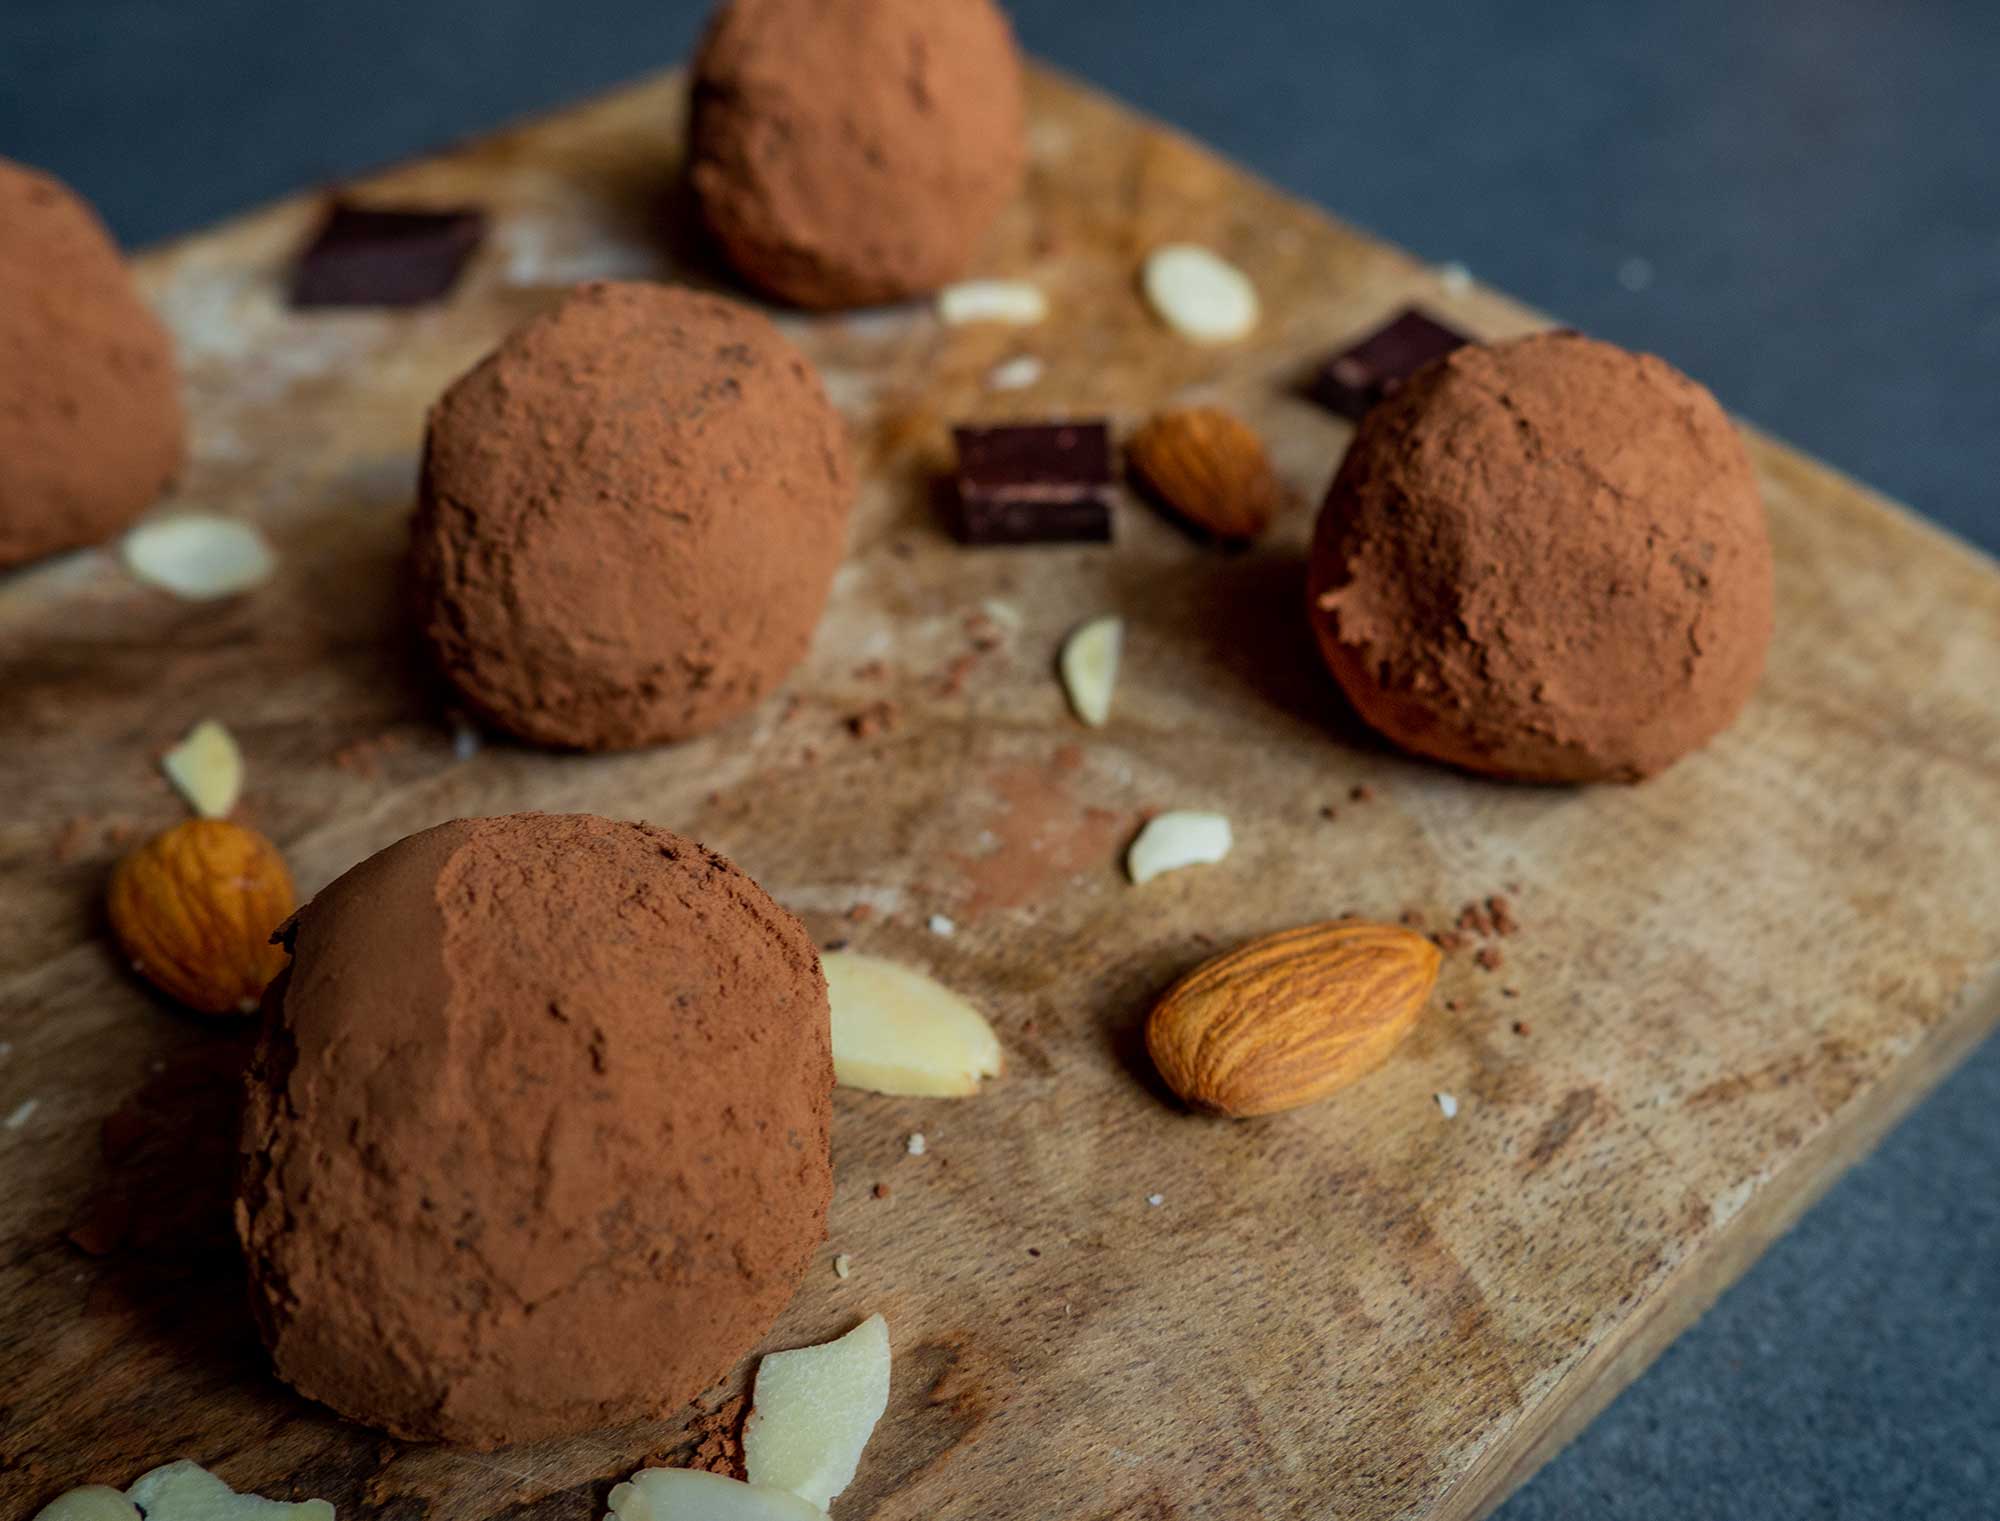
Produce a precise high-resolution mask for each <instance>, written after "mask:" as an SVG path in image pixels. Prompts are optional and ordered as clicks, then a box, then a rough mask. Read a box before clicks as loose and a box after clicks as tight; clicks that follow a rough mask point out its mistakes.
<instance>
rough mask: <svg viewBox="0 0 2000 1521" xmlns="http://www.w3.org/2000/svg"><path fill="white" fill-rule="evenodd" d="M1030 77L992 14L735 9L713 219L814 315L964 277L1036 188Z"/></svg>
mask: <svg viewBox="0 0 2000 1521" xmlns="http://www.w3.org/2000/svg"><path fill="white" fill-rule="evenodd" d="M1022 116H1023V111H1022V101H1021V59H1020V54H1019V52H1018V51H1017V50H1016V48H1015V46H1014V37H1013V33H1012V32H1011V31H1010V30H1009V28H1008V25H1007V18H1006V17H1005V16H1004V15H1003V14H1002V13H1001V11H1000V9H999V7H997V6H996V5H994V4H992V3H991V0H730V3H729V4H726V5H724V6H723V7H722V9H721V10H720V11H719V12H717V14H716V16H715V18H714V20H713V21H712V22H711V23H710V25H709V29H708V34H707V37H706V38H705V39H704V41H703V43H702V46H701V51H700V54H699V56H698V57H697V58H696V60H695V66H694V93H693V111H692V120H691V123H690V127H689V136H690V140H691V143H692V151H693V155H694V158H693V168H692V174H693V181H694V189H695V193H696V195H697V197H698V198H699V200H700V202H701V208H702V213H703V216H704V218H705V219H706V221H707V223H708V226H709V228H710V229H711V230H712V231H713V232H714V234H715V237H716V240H717V241H718V242H719V243H720V244H721V245H722V248H723V250H724V252H726V253H727V254H728V256H729V259H730V261H731V262H732V263H733V264H735V266H736V268H737V270H738V272H739V273H741V274H742V275H743V277H744V278H745V279H747V280H749V281H750V282H751V283H752V284H754V285H757V286H759V287H761V288H762V289H764V290H765V291H768V292H770V293H771V294H772V295H775V296H778V297H780V298H781V299H783V300H786V301H791V302H794V303H796V304H798V305H800V306H807V307H843V306H865V305H868V304H870V303H873V302H879V301H899V300H902V299H904V298H906V297H909V296H915V295H921V294H924V293H925V292H928V291H933V290H936V289H937V288H938V287H939V286H941V285H945V284H948V283H949V282H950V281H952V280H955V279H957V278H958V277H959V275H961V274H963V273H964V272H965V269H966V267H967V265H968V264H970V262H971V260H972V256H973V253H974V251H975V250H976V249H977V247H978V244H979V240H980V238H981V237H982V236H983V235H984V234H985V232H986V229H987V227H988V226H989V225H990V224H991V223H992V221H993V219H994V217H995V216H996V215H998V214H999V211H1000V208H1001V207H1003V206H1004V205H1006V204H1007V202H1008V200H1009V199H1011V198H1012V196H1013V194H1014V192H1015V190H1016V189H1017V188H1018V187H1019V185H1020V182H1021V169H1022V165H1023V163H1024V162H1025V160H1026V150H1025V147H1024V136H1023V127H1022Z"/></svg>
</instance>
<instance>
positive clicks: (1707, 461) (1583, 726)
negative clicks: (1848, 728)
mask: <svg viewBox="0 0 2000 1521" xmlns="http://www.w3.org/2000/svg"><path fill="white" fill-rule="evenodd" d="M1310 580H1311V597H1312V617H1313V621H1314V626H1315V628H1316V630H1317V632H1318V635H1319V642H1320V648H1321V650H1322V652H1323V653H1324V654H1325V656H1326V661H1327V664H1328V665H1329V666H1330V667H1332V670H1333V674H1334V675H1335V676H1336V677H1337V678H1339V681H1340V684H1341V686H1342V687H1343V688H1345V690H1346V692H1347V695H1348V697H1349V699H1350V700H1351V701H1352V702H1353V704H1354V706H1355V707H1356V709H1358V710H1359V712H1360V714H1361V716H1362V717H1363V718H1364V719H1366V720H1367V721H1368V722H1369V723H1370V724H1372V725H1373V726H1374V727H1375V728H1376V729H1378V730H1380V731H1381V732H1382V733H1383V734H1384V735H1386V736H1388V738H1390V739H1392V740H1394V741H1395V742H1396V743H1397V744H1399V745H1401V746H1403V747H1404V748H1406V749H1409V750H1414V751H1416V752H1418V753H1419V754H1422V755H1429V756H1434V757H1436V758H1437V759H1439V760H1443V761H1447V762H1450V763H1451V764H1453V765H1456V766H1463V767H1465V768H1467V769H1469V770H1472V771H1480V772H1486V773H1489V774H1492V775H1496V776H1506V777H1515V778H1519V779H1523V780H1529V781H1554V782H1579V781H1628V782H1629V781H1638V780H1640V779H1641V778H1643V777H1647V776H1650V775H1652V774H1653V773H1654V772H1656V771H1659V770H1662V769H1663V768H1665V767H1666V766H1668V765H1671V764H1672V763H1673V762H1674V761H1675V760H1676V759H1678V758H1679V757H1681V756H1682V755H1685V754H1687V753H1688V752H1689V751H1690V750H1693V749H1695V748H1697V747H1698V746H1700V745H1702V744H1705V743H1706V742H1707V741H1708V740H1710V739H1712V738H1713V737H1714V736H1715V735H1716V734H1717V733H1719V732H1720V731H1721V730H1722V729H1723V728H1724V727H1725V726H1726V725H1728V723H1729V722H1730V720H1731V719H1733V718H1734V717H1735V716H1736V714H1737V712H1738V711H1739V710H1740V709H1741V708H1742V706H1743V704H1744V703H1745V702H1746V701H1747V700H1748V698H1749V696H1750V692H1751V689H1752V688H1753V687H1755V686H1756V684H1757V678H1758V676H1759V674H1760V673H1761V672H1762V670H1763V665H1764V651H1765V647H1766V646H1767V645H1768V644H1769V643H1770V638H1771V617H1772V584H1771V543H1770V537H1769V531H1768V529H1767V527H1766V524H1765V521H1764V507H1763V503H1762V502H1761V501H1760V500H1759V498H1758V495H1757V482H1756V478H1755V476H1754V475H1753V474H1752V472H1751V468H1750V460H1749V456H1748V455H1747V454H1746V453H1745V451H1744V448H1743V441H1742V439H1741V438H1740V437H1738V435H1737V432H1736V430H1735V428H1734V427H1732V426H1731V425H1730V422H1729V419H1728V418H1727V417H1726V416H1725V415H1724V414H1723V411H1722V408H1721V407H1719V406H1718V405H1716V401H1715V398H1714V397H1713V396H1711V395H1709V393H1708V392H1707V391H1705V390H1704V389H1702V387H1700V386H1699V385H1696V384H1695V383H1694V382H1693V381H1691V380H1689V379H1688V378H1687V377H1686V376H1685V375H1682V374H1681V373H1680V372H1679V371H1678V370H1676V369H1674V368H1673V367H1672V366H1671V365H1669V364H1667V363H1665V362H1664V361H1663V360H1660V359H1656V358H1654V357H1652V356H1651V355H1649V354H1633V353H1628V352H1626V351H1625V350H1623V349H1619V348H1615V347H1613V346H1612V345H1610V344H1608V343H1599V342H1597V341H1595V340H1593V339H1590V338H1584V337H1581V336H1579V335H1577V334H1574V333H1541V334H1537V335H1535V336H1533V337H1529V338H1521V339H1517V340H1515V341H1514V342H1511V343H1500V344H1494V345H1491V346H1479V347H1471V348H1465V349H1461V350H1459V351H1458V352H1457V353H1455V354H1452V355H1450V356H1449V357H1447V358H1445V359H1441V360H1439V361H1437V362H1435V363H1434V364H1432V365H1430V366H1428V367H1427V368H1426V369H1424V370H1423V371H1421V372H1420V373H1418V374H1417V375H1416V376H1415V377H1413V378H1412V379H1411V381H1410V382H1409V384H1408V385H1406V386H1405V387H1404V388H1403V389H1402V390H1400V391H1398V392H1397V393H1396V394H1395V395H1394V396H1393V397H1392V398H1390V400H1388V401H1387V402H1385V403H1383V404H1382V405H1380V406H1378V407H1376V408H1375V409H1374V410H1373V411H1371V412H1370V413H1369V414H1368V415H1367V417H1366V418H1365V419H1363V421H1362V424H1361V428H1360V432H1359V433H1358V434H1357V435H1356V437H1355V440H1354V444H1353V446H1352V447H1351V448H1350V449H1349V450H1348V453H1347V458H1346V460H1345V461H1344V462H1343V463H1342V465H1341V467H1340V472H1339V474H1338V475H1337V476H1336V477H1335V478H1334V482H1333V486H1332V488H1331V490H1329V491H1328V493H1327V498H1326V505H1325V506H1324V508H1322V509H1321V512H1320V517H1319V528H1318V532H1317V535H1316V537H1315V539H1314V543H1313V550H1312V571H1311V577H1310Z"/></svg>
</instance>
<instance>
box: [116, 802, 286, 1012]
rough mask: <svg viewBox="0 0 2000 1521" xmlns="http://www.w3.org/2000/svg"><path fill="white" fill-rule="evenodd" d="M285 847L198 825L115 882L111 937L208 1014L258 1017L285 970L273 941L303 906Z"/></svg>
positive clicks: (149, 852) (226, 825)
mask: <svg viewBox="0 0 2000 1521" xmlns="http://www.w3.org/2000/svg"><path fill="white" fill-rule="evenodd" d="M297 906H298V904H297V898H296V896H295V894H294V891H293V888H292V876H291V873H290V872H289V871H287V870H286V869H285V858H284V857H283V856H281V855H279V854H278V847H277V846H275V845H273V844H272V843H271V842H270V841H269V840H267V839H265V838H264V836H262V835H261V834H259V833H257V831H256V830H254V829H246V828H244V827H243V826H242V825H241V824H232V823H230V822H229V821H228V820H226V819H189V820H188V821H187V822H186V823H184V824H177V825H175V826H174V827H173V828H172V829H169V830H168V831H167V832H166V833H165V834H161V835H156V836H154V837H153V838H152V839H150V840H148V841H147V842H146V843H145V844H143V845H141V846H140V847H139V848H138V849H137V850H134V851H133V852H132V853H131V854H130V855H128V856H126V857H125V859H124V860H122V861H120V862H119V863H118V865H117V867H116V869H114V870H113V872H112V874H111V890H110V897H109V902H108V911H109V914H110V919H111V931H112V933H113V934H114V935H116V936H117V937H118V944H119V945H120V946H121V947H123V948H124V951H125V954H126V955H127V956H128V957H130V958H131V961H132V964H133V966H135V967H136V968H137V969H138V971H139V973H140V975H141V976H143V977H145V978H146V980H147V981H148V982H151V983H152V984H153V985H154V986H155V987H157V988H159V989H160V991H161V992H163V993H165V994H167V996H168V997H170V998H172V999H174V1000H175V1001H176V1002H179V1003H182V1004H185V1005H186V1006H187V1007H188V1008H190V1009H194V1010H197V1011H198V1012H200V1013H203V1014H252V1013H255V1012H256V1009H257V1000H258V998H259V997H260V996H261V995H262V993H263V991H264V988H265V985H266V984H267V983H269V982H270V980H271V979H272V978H273V977H275V976H277V974H278V971H279V969H280V968H282V967H283V966H284V964H285V952H284V951H283V950H282V949H281V948H279V947H278V946H275V945H273V944H271V934H272V932H273V931H274V930H276V929H277V927H278V926H279V925H280V924H282V923H283V922H284V921H285V919H286V918H287V917H288V916H289V915H290V914H291V912H292V910H293V909H294V908H295V907H297Z"/></svg>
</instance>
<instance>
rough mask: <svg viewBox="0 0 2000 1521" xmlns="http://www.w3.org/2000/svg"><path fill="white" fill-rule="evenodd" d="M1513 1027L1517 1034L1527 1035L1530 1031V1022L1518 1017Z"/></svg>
mask: <svg viewBox="0 0 2000 1521" xmlns="http://www.w3.org/2000/svg"><path fill="white" fill-rule="evenodd" d="M1513 1029H1514V1033H1515V1034H1516V1035H1526V1034H1527V1033H1528V1022H1527V1021H1526V1020H1525V1019H1517V1020H1515V1021H1514V1026H1513Z"/></svg>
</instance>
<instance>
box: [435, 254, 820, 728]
mask: <svg viewBox="0 0 2000 1521" xmlns="http://www.w3.org/2000/svg"><path fill="white" fill-rule="evenodd" d="M853 496H854V484H853V478H852V475H851V473H850V470H849V466H848V460H847V443H846V434H845V432H844V430H843V428H842V425H841V420H840V416H839V414H838V413H836V412H835V411H834V410H833V407H832V405H831V403H829V402H828V401H827V398H826V392H825V391H824V390H823V389H822V388H821V386H820V382H819V378H818V376H817V375H815V374H814V372H813V370H812V368H811V366H809V365H808V364H807V363H806V361H805V359H804V358H803V357H801V356H800V354H799V352H798V351H797V350H796V349H794V348H793V347H792V346H791V345H790V344H789V343H787V342H786V341H785V340H784V338H783V337H781V336H780V335H779V333H778V330H777V329H776V328H774V327H773V326H772V325H771V324H770V323H769V322H768V321H766V320H765V319H764V318H763V317H762V316H760V315H758V314H757V313H756V312H753V311H751V310H749V309H748V308H747V307H744V306H741V305H738V304H737V303H735V302H733V301H726V300H724V299H722V298H721V297H719V296H710V295H703V294H699V293H697V292H694V291H690V290H677V289H672V288H669V287H666V286H660V285H641V284H600V285H586V286H582V287H579V288H578V289H577V290H576V291H575V292H573V293H572V294H571V295H570V296H568V297H567V298H566V299H565V300H564V301H563V303H562V304H561V305H560V306H558V307H557V308H556V309H555V310H554V311H552V312H549V313H547V314H546V315H544V316H541V317H537V318H535V319H534V320H533V321H531V322H528V323H527V324H525V325H524V326H522V327H520V328H517V329H516V330H515V331H514V332H513V334H511V335H510V336H509V337H508V338H507V339H506V341H505V342H503V343H502V344H501V345H500V347H499V348H498V349H496V350H495V351H494V352H493V353H492V354H490V355H488V356H487V357H486V359H484V360H483V361H481V362H480V363H479V364H478V365H477V366H476V367H475V368H474V369H473V370H472V371H471V372H470V373H469V374H467V375H465V376H464V377H462V378H461V379H460V380H459V381H458V382H457V383H456V384H455V385H453V386H452V388H451V389H450V390H449V391H447V392H446V393H445V394H444V397H443V399H442V400H441V401H439V402H438V404H437V405H436V406H435V407H434V408H433V409H432V411H431V417H430V432H429V436H428V438H427V440H426V444H425V451H424V467H423V480H422V485H421V488H420V492H419V498H418V507H417V516H416V523H415V527H414V537H413V542H412V555H411V563H412V567H413V572H414V574H413V577H412V580H413V582H414V584H415V587H416V592H417V599H418V604H419V608H418V615H419V621H420V624H421V627H422V629H423V632H424V635H425V637H426V639H427V641H428V642H429V644H430V646H431V648H432V650H433V652H434V653H435V655H436V658H437V661H438V664H439V666H440V668H441V669H442V670H443V672H444V674H445V675H446V677H448V678H449V679H450V681H451V682H452V684H453V685H455V686H456V687H457V688H458V690H459V692H460V693H461V694H462V695H463V696H464V697H465V699H466V701H467V702H468V703H469V704H470V705H471V706H472V707H473V708H475V709H476V710H477V711H478V712H479V713H481V714H482V715H484V716H485V717H486V718H487V719H489V720H490V721H491V722H493V723H494V724H496V725H498V726H499V727H500V728H503V729H506V730H508V731H510V732H511V733H514V734H518V735H520V736H522V737H523V738H525V739H530V740H534V741H536V742H537V743H540V744H547V745H559V746H567V747H572V748H576V749H584V750H604V749H623V748H628V747H631V746H634V745H647V744H657V743H660V742H662V741H666V740H674V739H681V738H685V737H686V736H688V735H691V734H697V733H700V732H702V731H704V730H707V729H712V728H714V727H715V726H716V725H718V724H720V723H722V722H723V721H724V720H726V719H728V718H731V717H733V716H734V715H735V714H737V713H739V712H741V711H742V710H743V709H744V708H747V707H749V706H750V705H751V704H752V703H754V702H756V701H757V699H758V698H760V697H762V696H763V695H764V694H765V693H766V692H768V691H770V690H771V688H772V687H774V686H776V685H777V683H778V682H779V681H780V680H782V679H783V677H784V676H785V674H786V673H787V672H788V671H790V670H791V668H792V667H793V666H795V665H796V664H798V662H799V660H800V659H801V658H803V657H804V655H805V652H806V648H807V646H808V645H809V644H810V643H811V641H812V634H813V628H814V626H815V625H816V624H817V623H818V622H819V615H820V612H821V610H822V609H823V608H824V607H825V606H826V597H827V590H828V587H829V585H830V583H831V582H832V579H833V572H834V569H835V567H836V566H837V565H838V564H839V562H840V557H841V553H842V550H843V548H844V546H845V543H846V536H847V512H848V507H849V505H850V504H851V502H852V500H853Z"/></svg>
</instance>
